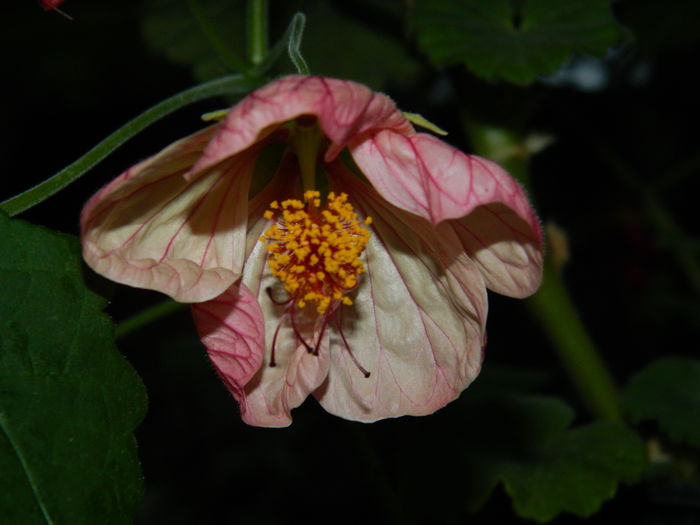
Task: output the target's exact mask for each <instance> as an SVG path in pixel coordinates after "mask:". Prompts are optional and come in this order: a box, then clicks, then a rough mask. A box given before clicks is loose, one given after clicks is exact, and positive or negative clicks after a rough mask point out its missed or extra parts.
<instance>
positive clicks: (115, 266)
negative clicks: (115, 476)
mask: <svg viewBox="0 0 700 525" xmlns="http://www.w3.org/2000/svg"><path fill="white" fill-rule="evenodd" d="M270 166H273V167H270ZM261 182H262V183H261ZM251 183H252V184H251ZM256 183H257V187H256ZM81 226H82V242H83V253H84V257H85V260H86V261H87V263H88V264H89V265H90V266H91V267H92V268H93V269H94V270H95V271H97V272H98V273H100V274H102V275H104V276H106V277H108V278H110V279H112V280H114V281H118V282H121V283H125V284H129V285H132V286H136V287H141V288H149V289H153V290H159V291H161V292H163V293H166V294H168V295H170V296H171V297H172V298H173V299H175V300H177V301H182V302H190V303H194V304H193V306H192V311H193V314H194V320H195V323H196V326H197V329H198V332H199V335H200V338H201V340H202V342H203V343H204V345H205V346H206V348H207V350H208V354H209V357H210V358H211V361H212V362H213V364H214V366H215V368H216V371H217V372H218V374H219V376H220V377H221V379H222V380H223V381H224V383H225V384H226V386H227V387H228V389H229V390H230V391H231V393H232V394H233V396H234V397H235V398H236V400H237V401H238V403H239V406H240V411H241V416H242V418H243V420H244V421H245V422H247V423H249V424H251V425H259V426H273V427H274V426H286V425H289V424H290V423H291V414H290V412H291V410H292V409H293V408H295V407H297V406H299V405H300V404H301V403H302V402H303V401H304V399H305V398H306V397H307V396H308V395H309V394H313V396H314V397H315V398H316V399H317V400H318V401H319V402H320V403H321V405H322V406H323V407H324V408H325V409H326V410H327V411H328V412H331V413H333V414H336V415H338V416H341V417H344V418H347V419H352V420H359V421H366V422H370V421H375V420H378V419H382V418H387V417H396V416H401V415H407V414H412V415H424V414H430V413H432V412H434V411H435V410H437V409H439V408H441V407H443V406H445V405H446V404H447V403H449V402H450V401H452V400H454V399H455V398H456V397H457V396H458V395H459V394H460V392H461V391H462V390H464V389H465V388H466V387H467V386H468V385H469V384H470V383H471V382H472V380H473V379H474V378H475V377H476V376H477V374H478V373H479V369H480V367H481V362H482V358H483V346H484V343H485V323H486V312H487V296H486V289H487V288H489V289H491V290H493V291H494V292H497V293H500V294H504V295H508V296H511V297H525V296H527V295H529V294H531V293H533V292H534V291H535V289H536V288H537V287H538V285H539V282H540V277H541V267H542V234H541V230H540V226H539V223H538V221H537V218H536V217H535V214H534V213H533V211H532V209H531V207H530V204H529V203H528V200H527V198H526V196H525V194H524V193H523V190H522V189H521V188H520V186H519V185H518V184H517V183H516V182H515V180H513V179H512V178H511V177H510V176H509V175H508V174H507V173H506V172H505V171H503V169H501V168H500V167H499V166H498V165H496V164H494V163H493V162H491V161H488V160H486V159H483V158H479V157H475V156H470V155H466V154H464V153H462V152H460V151H458V150H456V149H455V148H453V147H451V146H449V145H447V144H445V143H444V142H442V141H441V140H439V139H437V138H435V137H433V136H432V135H428V134H425V133H417V132H416V131H415V130H414V128H413V126H412V125H411V123H410V122H409V121H408V120H407V119H406V118H405V117H404V115H403V114H402V113H401V112H400V111H398V110H397V108H396V106H395V104H394V103H393V102H392V101H391V100H390V99H389V98H388V97H386V96H385V95H382V94H378V93H373V92H372V91H370V90H369V89H368V88H366V87H364V86H362V85H359V84H356V83H354V82H349V81H343V80H337V79H331V78H321V77H314V76H288V77H284V78H281V79H279V80H277V81H274V82H272V83H270V84H268V85H266V86H264V87H262V88H260V89H258V90H257V91H255V92H253V93H251V94H250V95H249V96H247V97H246V98H244V99H243V100H241V101H240V102H239V103H238V104H236V105H235V106H234V107H233V108H232V109H231V110H230V111H229V112H228V113H227V114H226V116H225V118H224V119H223V120H222V121H221V122H219V123H217V124H215V125H213V126H210V127H208V128H206V129H203V130H201V131H199V132H197V133H195V134H193V135H191V136H189V137H186V138H184V139H182V140H180V141H178V142H175V143H174V144H171V145H170V146H168V147H167V148H165V149H164V150H163V151H161V152H160V153H158V154H156V155H155V156H153V157H151V158H149V159H146V160H145V161H143V162H141V163H139V164H137V165H135V166H133V167H132V168H130V169H129V170H127V171H126V172H125V173H123V174H122V175H120V176H119V177H118V178H117V179H115V180H114V181H112V182H111V183H110V184H108V185H107V186H106V187H104V188H103V189H102V190H100V191H99V192H98V193H97V194H96V195H95V196H94V197H92V199H90V201H89V202H88V203H87V204H86V205H85V208H84V209H83V212H82V217H81Z"/></svg>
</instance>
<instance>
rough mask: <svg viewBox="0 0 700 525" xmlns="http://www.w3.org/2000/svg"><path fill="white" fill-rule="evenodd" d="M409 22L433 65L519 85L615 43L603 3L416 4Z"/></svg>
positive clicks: (421, 0)
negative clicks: (463, 68) (576, 55)
mask: <svg viewBox="0 0 700 525" xmlns="http://www.w3.org/2000/svg"><path fill="white" fill-rule="evenodd" d="M410 21H411V24H412V26H413V27H415V29H416V30H417V34H418V45H419V47H420V48H421V49H422V50H423V52H425V54H426V55H428V57H429V58H430V60H431V61H432V62H433V63H434V64H435V65H437V66H439V67H442V66H449V65H454V64H464V65H465V66H467V67H468V68H469V69H470V70H471V71H472V72H474V73H476V74H477V75H479V76H482V77H484V78H486V79H495V78H502V79H505V80H508V81H510V82H513V83H515V84H522V85H525V84H530V83H532V82H533V81H534V80H535V78H536V77H537V76H538V75H546V74H550V73H553V72H554V71H555V70H556V69H557V68H558V67H559V66H560V65H561V64H562V63H563V62H564V61H565V60H567V59H568V58H569V57H570V56H571V54H572V53H574V52H579V53H585V54H592V55H602V54H603V53H604V52H605V50H606V49H608V48H609V47H610V46H612V45H613V44H615V43H616V41H617V40H618V38H619V27H618V25H617V24H616V22H615V19H614V18H613V16H612V13H611V11H610V2H609V1H608V0H521V1H515V0H491V1H489V2H484V1H483V0H416V5H415V9H414V11H413V13H412V14H411V19H410Z"/></svg>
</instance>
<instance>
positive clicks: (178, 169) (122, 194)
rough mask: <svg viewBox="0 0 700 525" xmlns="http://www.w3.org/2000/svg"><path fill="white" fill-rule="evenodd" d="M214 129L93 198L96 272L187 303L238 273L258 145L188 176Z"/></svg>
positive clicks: (85, 221) (86, 252)
mask: <svg viewBox="0 0 700 525" xmlns="http://www.w3.org/2000/svg"><path fill="white" fill-rule="evenodd" d="M216 131H217V127H216V126H214V127H210V128H207V129H204V130H202V131H200V132H198V133H195V134H194V135H191V136H190V137H187V138H185V139H182V140H180V141H178V142H175V143H174V144H172V145H170V146H168V147H167V148H166V149H164V150H163V151H161V152H160V153H158V154H157V155H155V156H153V157H151V158H149V159H147V160H145V161H143V162H141V163H140V164H137V165H136V166H134V167H132V168H131V169H129V170H128V171H126V172H125V173H123V174H122V175H120V176H119V177H118V178H117V179H115V180H114V181H112V182H111V183H110V184H108V185H107V186H106V187H105V188H103V189H102V190H100V191H99V192H98V193H97V194H96V195H95V196H93V197H92V199H90V201H88V203H87V204H86V205H85V207H84V208H83V211H82V214H81V220H80V222H81V232H82V233H81V235H82V243H83V256H84V258H85V261H86V262H87V263H88V264H89V265H90V266H91V267H92V268H93V269H94V270H95V271H96V272H97V273H100V274H102V275H104V276H105V277H108V278H109V279H112V280H114V281H117V282H120V283H124V284H129V285H131V286H136V287H139V288H148V289H153V290H158V291H161V292H163V293H166V294H168V295H170V296H171V297H172V298H173V299H175V300H177V301H182V302H199V301H205V300H208V299H211V298H213V297H216V296H218V295H220V294H221V293H223V292H224V291H225V290H226V289H227V288H228V287H229V286H230V285H231V284H232V283H233V282H234V281H235V280H236V279H238V277H239V276H240V273H241V267H242V264H243V258H244V250H245V233H246V218H247V204H246V203H247V198H248V187H249V183H250V178H251V175H252V172H253V168H254V164H255V159H256V155H257V150H256V149H252V150H249V151H247V152H246V153H245V154H242V155H238V156H235V157H232V158H229V159H227V160H226V161H224V162H221V163H219V164H217V165H213V166H211V167H210V169H207V170H206V171H203V172H199V173H198V174H197V176H196V177H194V178H191V179H190V180H185V178H184V176H183V175H184V174H185V173H187V172H188V171H189V170H190V168H191V166H192V164H193V163H194V162H195V161H196V160H197V158H198V157H199V156H200V155H201V153H202V151H203V150H204V148H205V146H206V144H207V142H208V141H209V140H210V139H211V137H212V136H213V135H214V134H215V133H216Z"/></svg>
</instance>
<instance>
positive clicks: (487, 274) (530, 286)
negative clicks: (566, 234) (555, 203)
mask: <svg viewBox="0 0 700 525" xmlns="http://www.w3.org/2000/svg"><path fill="white" fill-rule="evenodd" d="M448 224H449V225H450V226H451V227H452V228H453V229H454V231H455V233H456V234H457V236H458V237H459V240H460V241H461V243H462V246H464V249H465V250H466V251H467V253H468V254H469V256H470V257H471V258H472V260H473V261H474V263H476V265H477V266H478V267H479V270H481V273H482V274H483V276H484V279H485V280H486V285H487V286H488V288H489V289H490V290H493V291H494V292H496V293H500V294H503V295H507V296H509V297H517V298H523V297H527V296H529V295H531V294H533V293H535V291H536V290H537V288H539V286H540V282H541V281H542V262H543V253H542V234H541V232H540V228H539V224H533V223H532V222H530V223H528V222H526V221H525V220H523V218H522V217H520V216H519V215H518V214H517V213H515V211H513V209H511V208H509V207H507V206H505V205H504V204H501V203H492V204H487V205H484V206H479V207H477V208H475V209H474V211H472V212H471V213H470V214H469V215H467V216H466V217H463V218H461V219H454V220H451V221H448Z"/></svg>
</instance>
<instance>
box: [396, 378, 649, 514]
mask: <svg viewBox="0 0 700 525" xmlns="http://www.w3.org/2000/svg"><path fill="white" fill-rule="evenodd" d="M477 385H478V381H477ZM477 385H475V386H477ZM504 386H507V385H504ZM484 393H486V392H484ZM459 404H460V405H461V406H460V407H459V410H460V417H459V418H457V417H456V415H455V414H452V415H451V417H450V416H446V418H447V419H446V420H445V423H444V424H445V425H446V428H439V427H437V426H436V425H434V424H433V432H434V433H435V434H436V435H440V436H444V437H443V439H442V440H441V441H442V443H441V445H440V447H439V449H438V450H435V451H431V453H428V454H427V455H425V456H419V458H418V461H417V463H414V464H412V465H411V471H412V474H411V475H409V476H406V479H405V480H404V481H405V483H406V485H407V486H408V487H410V488H409V489H407V491H408V494H407V499H408V501H412V500H414V499H415V500H416V501H420V502H421V505H423V506H426V507H427V508H430V509H454V507H455V506H454V501H455V500H458V501H461V502H463V506H462V509H464V510H468V511H472V512H473V511H475V510H477V509H478V508H480V507H481V506H482V505H483V504H484V503H485V502H486V500H487V499H488V497H489V495H490V494H491V492H492V491H493V489H494V488H496V486H498V484H499V483H500V484H502V485H503V487H504V489H505V491H506V492H507V494H508V495H509V496H510V498H511V500H512V504H513V507H514V509H515V511H516V513H517V514H518V515H520V516H522V517H524V518H529V519H533V520H537V521H547V520H550V519H552V518H554V517H555V516H557V515H559V514H560V513H562V512H568V513H572V514H575V515H577V516H582V517H585V516H590V515H591V514H593V513H595V512H596V511H597V510H598V509H599V508H600V506H601V505H602V503H603V502H604V501H606V500H608V499H610V498H612V497H613V496H614V494H615V491H616V489H617V486H618V484H619V483H620V482H626V483H629V482H633V481H634V480H636V479H637V478H638V477H639V476H640V474H641V473H642V472H643V471H644V469H645V467H646V451H645V448H644V445H643V443H642V442H641V441H640V439H639V438H638V437H637V435H636V434H634V433H633V432H632V431H630V430H629V429H627V428H625V427H622V426H619V425H616V424H614V423H609V422H602V421H601V422H595V423H592V424H588V425H585V426H581V427H574V428H570V425H571V422H572V420H573V412H572V410H571V409H570V408H569V407H568V406H567V405H566V404H564V403H563V402H561V401H559V400H557V399H552V398H543V397H535V396H521V397H516V396H514V395H511V396H502V397H501V396H497V397H496V398H491V399H488V398H484V397H482V396H481V395H480V396H479V397H478V398H477V399H476V400H471V399H469V400H468V401H467V402H462V401H460V403H459ZM455 421H461V425H459V424H458V425H455ZM438 477H444V478H446V479H459V480H461V482H460V483H459V484H457V485H456V486H454V487H451V488H450V491H445V489H444V486H442V485H440V486H439V487H440V488H439V489H437V490H435V492H433V493H432V494H431V493H430V492H431V490H432V488H431V487H426V485H425V483H421V482H420V481H419V480H420V479H423V480H425V479H435V478H438ZM414 487H417V488H419V490H420V492H421V494H412V493H411V491H412V490H414ZM431 499H432V501H430V500H431ZM434 517H436V519H437V516H434ZM439 518H440V519H444V520H445V521H450V520H454V521H456V520H458V519H459V518H460V516H459V515H450V516H439Z"/></svg>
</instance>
